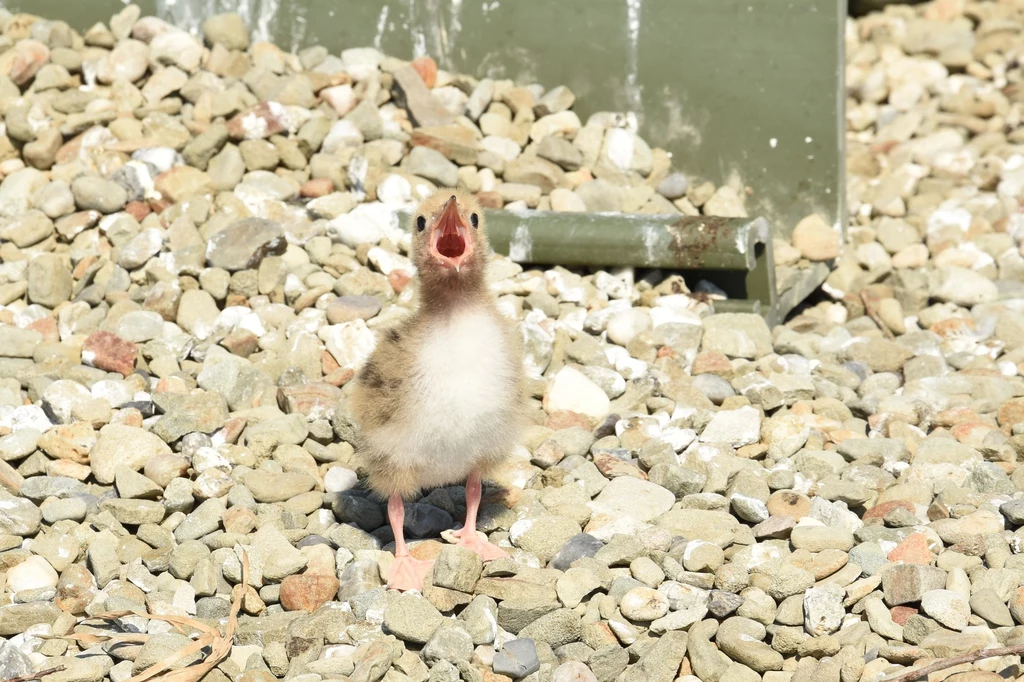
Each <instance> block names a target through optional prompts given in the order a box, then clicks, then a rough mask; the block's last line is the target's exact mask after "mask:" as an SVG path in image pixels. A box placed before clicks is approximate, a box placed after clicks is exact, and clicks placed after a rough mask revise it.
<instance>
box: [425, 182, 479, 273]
mask: <svg viewBox="0 0 1024 682" xmlns="http://www.w3.org/2000/svg"><path fill="white" fill-rule="evenodd" d="M471 253H473V242H472V240H471V238H470V233H469V228H468V227H467V225H466V223H465V221H464V220H463V219H462V214H461V212H460V211H459V202H458V200H457V199H456V198H455V196H454V195H452V197H451V199H449V200H448V201H447V202H445V205H444V209H442V211H441V215H440V216H439V217H438V218H437V220H436V221H435V222H434V225H433V227H432V228H431V232H430V255H431V256H433V257H434V259H435V260H436V261H437V262H438V263H440V265H441V266H443V267H446V268H454V269H455V271H456V272H458V271H459V268H461V267H462V264H463V263H465V262H466V259H467V258H469V256H470V254H471Z"/></svg>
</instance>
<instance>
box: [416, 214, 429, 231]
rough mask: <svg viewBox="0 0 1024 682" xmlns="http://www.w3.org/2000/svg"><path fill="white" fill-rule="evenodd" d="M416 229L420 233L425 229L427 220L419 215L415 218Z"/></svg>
mask: <svg viewBox="0 0 1024 682" xmlns="http://www.w3.org/2000/svg"><path fill="white" fill-rule="evenodd" d="M416 229H417V230H419V231H420V232H422V231H423V230H425V229H427V219H426V218H424V217H423V216H421V215H419V216H416Z"/></svg>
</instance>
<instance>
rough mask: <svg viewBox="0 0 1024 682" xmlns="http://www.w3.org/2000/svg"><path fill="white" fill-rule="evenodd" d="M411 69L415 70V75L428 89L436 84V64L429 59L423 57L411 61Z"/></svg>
mask: <svg viewBox="0 0 1024 682" xmlns="http://www.w3.org/2000/svg"><path fill="white" fill-rule="evenodd" d="M412 68H414V69H416V73H418V74H419V75H420V78H422V79H423V84H424V85H426V86H427V87H428V88H433V87H434V85H435V84H436V83H437V62H435V61H434V60H433V59H431V58H430V57H427V56H426V55H424V56H422V57H417V58H416V59H414V60H412Z"/></svg>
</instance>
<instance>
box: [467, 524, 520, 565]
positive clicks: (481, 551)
mask: <svg viewBox="0 0 1024 682" xmlns="http://www.w3.org/2000/svg"><path fill="white" fill-rule="evenodd" d="M455 536H456V537H457V538H459V541H458V542H457V543H455V544H456V545H458V546H459V547H465V548H466V549H468V550H470V551H471V552H476V553H477V555H479V557H480V558H481V559H483V560H484V561H494V560H495V559H504V558H505V557H507V556H508V553H507V552H505V551H504V550H503V549H501V548H500V547H498V546H497V545H492V544H491V543H490V542H488V541H487V536H486V535H484V534H483V533H478V532H477V531H476V529H474V528H463V529H462V530H458V531H455Z"/></svg>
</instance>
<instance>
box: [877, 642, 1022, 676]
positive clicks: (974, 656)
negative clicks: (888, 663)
mask: <svg viewBox="0 0 1024 682" xmlns="http://www.w3.org/2000/svg"><path fill="white" fill-rule="evenodd" d="M1021 654H1024V644H1015V645H1014V646H1004V647H1000V648H998V649H981V650H979V651H972V652H971V653H969V654H962V655H960V656H954V657H953V658H946V659H943V660H941V661H938V662H936V663H932V664H931V665H926V666H925V667H923V668H916V669H914V670H910V671H908V672H905V673H900V674H899V675H897V676H896V677H891V678H887V679H884V680H882V682H912V681H913V680H921V679H924V678H925V677H927V676H928V675H931V674H932V673H934V672H938V671H940V670H945V669H946V668H952V667H953V666H955V665H960V664H961V663H973V662H974V661H980V660H981V659H983V658H996V657H997V656H1020V655H1021Z"/></svg>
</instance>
